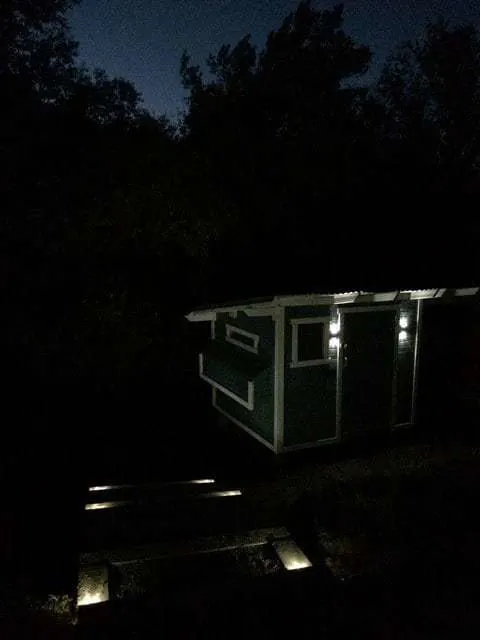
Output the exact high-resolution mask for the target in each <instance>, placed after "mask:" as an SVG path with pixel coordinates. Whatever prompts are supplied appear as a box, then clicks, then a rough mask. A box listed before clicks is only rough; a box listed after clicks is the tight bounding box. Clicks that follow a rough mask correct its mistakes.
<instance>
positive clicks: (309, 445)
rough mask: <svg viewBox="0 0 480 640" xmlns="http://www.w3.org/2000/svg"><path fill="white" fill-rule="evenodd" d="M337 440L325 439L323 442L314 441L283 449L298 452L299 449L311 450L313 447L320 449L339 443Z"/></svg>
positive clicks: (335, 438)
mask: <svg viewBox="0 0 480 640" xmlns="http://www.w3.org/2000/svg"><path fill="white" fill-rule="evenodd" d="M339 441H340V440H339V438H337V437H336V436H335V437H334V438H325V439H324V440H315V441H314V442H304V443H303V444H291V445H289V446H286V447H283V450H284V451H299V450H300V449H313V448H314V447H322V446H323V445H325V444H333V443H334V442H339Z"/></svg>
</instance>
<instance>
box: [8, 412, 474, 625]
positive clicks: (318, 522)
mask: <svg viewBox="0 0 480 640" xmlns="http://www.w3.org/2000/svg"><path fill="white" fill-rule="evenodd" d="M204 419H205V416H203V418H202V420H200V419H198V421H197V422H196V423H195V422H192V423H191V424H192V425H193V426H194V427H195V428H192V429H191V430H190V431H189V432H188V437H186V436H185V432H176V433H174V434H172V433H171V434H170V438H169V439H167V438H165V442H164V443H163V445H162V446H160V447H158V448H157V449H154V448H153V447H152V446H151V443H150V442H149V440H148V439H147V438H145V439H144V440H142V439H141V438H136V439H132V438H130V439H126V438H125V436H123V439H122V437H120V436H119V437H118V438H117V439H116V440H108V439H106V440H105V442H106V445H108V446H105V447H100V446H97V447H93V446H92V449H91V453H92V455H90V456H88V451H86V449H85V448H83V455H86V456H88V457H87V459H88V463H87V464H86V465H85V466H84V467H82V466H81V465H78V464H77V466H76V468H78V467H79V466H80V468H82V469H83V474H82V475H81V478H82V483H83V484H84V485H85V486H87V485H88V483H90V482H110V481H116V482H124V481H145V480H148V479H149V480H152V479H163V480H165V479H173V478H176V479H178V478H182V477H186V475H185V474H187V475H188V477H189V478H193V477H209V476H211V475H213V476H214V477H215V478H216V479H217V480H219V481H224V482H228V483H230V484H231V483H235V484H238V485H239V486H241V488H242V490H243V497H242V500H241V502H239V503H238V509H237V513H236V515H235V519H234V520H230V523H231V522H234V523H236V526H238V527H243V526H246V525H247V524H248V525H249V526H252V525H253V526H277V525H279V526H287V527H288V528H289V529H290V531H291V532H292V534H293V535H294V536H295V537H296V539H297V541H298V542H299V544H301V546H302V548H303V549H304V550H305V551H306V552H307V554H308V555H309V557H310V558H311V559H312V560H313V562H314V566H315V567H316V570H315V571H314V572H310V573H308V572H305V574H304V575H303V576H297V577H295V579H294V580H295V581H294V582H292V579H291V577H289V581H288V582H283V580H284V578H281V579H279V577H278V575H267V576H264V577H262V578H259V579H257V580H256V581H255V583H254V584H253V583H250V582H248V583H247V582H245V581H244V579H243V578H241V579H239V580H238V581H237V582H236V579H235V580H231V581H230V582H229V585H230V586H229V587H228V588H227V587H226V586H222V584H220V585H219V587H218V588H217V589H216V590H211V589H210V590H205V589H200V590H198V591H195V592H194V593H190V595H189V596H188V597H187V596H183V597H180V596H178V597H177V596H175V597H174V596H173V595H171V597H170V598H169V599H168V600H165V602H164V603H163V610H162V611H163V613H162V622H160V621H159V619H158V618H153V620H152V619H151V618H149V617H148V616H147V615H146V617H145V620H147V619H148V620H151V624H153V625H160V626H159V627H158V628H160V627H162V625H164V630H165V635H166V636H167V637H179V633H180V630H181V634H180V635H181V636H182V637H225V636H226V635H229V636H232V635H233V636H236V637H244V636H245V635H249V636H252V635H253V636H254V637H255V636H256V635H262V637H274V636H275V635H276V634H277V637H278V633H281V632H282V631H286V630H287V629H291V630H292V632H293V630H294V631H295V634H296V635H297V636H300V637H312V636H313V635H316V633H313V632H312V630H315V631H316V632H317V631H320V630H322V631H323V632H324V633H325V634H326V635H327V636H328V634H329V632H331V634H332V637H333V634H335V636H337V637H338V633H339V632H346V633H348V632H356V629H357V628H358V626H359V625H361V626H362V628H363V629H364V630H365V633H367V631H368V635H370V636H371V637H372V636H373V637H379V638H380V637H382V638H383V637H392V638H395V637H405V636H406V635H407V636H408V637H412V638H416V637H418V638H424V637H430V635H432V633H438V632H442V634H443V635H444V636H445V635H447V636H450V635H451V636H452V637H454V636H455V637H457V636H458V635H459V634H463V633H464V632H466V631H467V629H470V630H472V631H473V628H474V627H476V626H477V621H476V614H475V610H476V605H477V603H476V602H475V598H474V593H475V582H476V576H477V575H478V570H479V569H480V566H479V564H480V562H479V560H478V557H477V552H476V548H477V541H478V536H479V533H480V530H479V528H480V527H479V525H477V524H476V523H477V518H476V515H477V514H476V510H477V505H478V504H479V502H480V501H479V499H480V495H479V494H480V483H479V482H478V480H479V474H478V463H479V451H480V450H479V448H478V445H477V444H475V442H474V441H470V443H465V442H464V443H462V442H460V441H459V440H458V439H457V440H456V441H455V439H452V438H450V439H448V440H447V439H443V440H440V439H437V440H432V439H430V438H425V437H424V436H423V435H422V433H421V432H420V433H419V432H417V433H416V432H413V433H412V432H410V434H407V435H406V436H405V437H403V438H402V437H400V439H399V438H397V439H394V440H388V441H384V442H382V443H377V444H376V445H375V444H367V445H365V446H363V447H362V451H360V449H359V448H358V447H357V446H350V447H349V446H345V447H339V448H334V447H329V448H325V449H318V450H315V451H310V452H305V453H303V454H295V455H291V456H288V457H285V458H275V457H273V456H272V455H271V454H270V452H268V451H267V450H266V449H265V450H264V449H263V448H262V447H261V445H258V444H257V443H256V442H255V441H253V440H252V439H251V438H249V437H248V436H246V435H245V434H243V433H242V432H239V431H238V429H236V427H233V426H231V425H223V426H221V427H220V426H216V425H215V426H213V425H214V421H213V419H212V416H209V420H211V419H212V422H209V425H210V426H209V427H208V428H205V424H203V425H202V421H203V420H204ZM152 428H159V425H158V424H156V423H155V424H153V426H152ZM142 433H143V434H144V435H145V436H146V435H147V434H148V431H146V430H143V431H142ZM165 433H167V432H165ZM70 477H71V476H70ZM77 485H78V481H77V482H75V483H74V486H77ZM71 488H72V487H70V486H69V485H68V482H66V480H65V481H64V483H63V486H62V488H61V489H59V488H58V486H57V488H55V484H54V483H51V485H50V490H51V491H53V493H52V494H51V496H50V497H51V501H52V503H53V504H56V503H55V500H58V499H60V501H61V503H62V504H63V505H64V507H65V510H67V507H68V506H69V503H68V496H69V491H70V489H71ZM56 489H57V490H58V493H57V495H54V494H55V490H56ZM77 489H78V487H77ZM73 494H75V492H74V491H73V490H72V492H71V495H73ZM39 495H40V494H39ZM76 495H77V496H80V497H81V495H82V492H81V491H78V490H77V493H76ZM44 497H45V496H44ZM31 500H32V501H33V499H32V498H31ZM62 501H63V502H62ZM57 511H58V509H57ZM74 512H75V509H73V510H72V513H74ZM32 513H34V515H35V517H37V521H36V531H38V532H39V533H38V536H37V537H38V538H39V539H41V540H42V541H43V542H42V544H43V543H45V541H47V533H48V531H47V528H46V524H45V522H46V520H48V519H46V518H45V517H43V521H42V511H41V510H39V509H36V510H35V509H34V510H33V512H32ZM49 513H50V514H51V515H52V514H53V513H54V510H50V511H49ZM80 514H81V509H80ZM52 517H53V515H52ZM213 520H215V518H213ZM25 522H26V523H30V524H32V522H33V520H32V518H26V519H25ZM72 522H73V520H72ZM218 522H219V523H220V522H221V517H220V515H219V519H218ZM57 523H58V519H57ZM213 524H215V522H214V523H213ZM42 526H43V528H44V534H41V533H40V531H41V529H42ZM5 530H6V528H4V531H5ZM30 531H32V529H30ZM64 531H65V532H67V531H68V528H66V529H64ZM45 532H47V533H45ZM50 533H52V532H51V531H50ZM42 536H43V537H42ZM64 538H65V539H66V541H67V542H69V543H70V542H71V537H70V535H67V533H65V536H64ZM57 539H60V538H58V537H57ZM34 546H35V545H34ZM70 546H71V545H70ZM67 547H68V544H65V545H61V544H60V545H59V546H58V547H57V548H56V556H57V557H56V562H57V564H60V565H61V564H62V563H63V564H65V563H66V560H65V558H66V557H67V555H65V556H62V554H63V553H65V554H66V549H67ZM35 548H36V549H37V550H40V551H41V549H42V548H43V547H41V546H39V545H36V546H35ZM50 548H51V547H50ZM54 549H55V547H54ZM73 551H75V550H73ZM32 557H33V556H32ZM229 562H230V560H229ZM227 564H228V563H227ZM319 567H322V569H323V571H319V570H318V568H319ZM325 567H327V568H328V569H325ZM182 571H187V569H185V567H183V568H182ZM187 573H188V571H187ZM327 576H329V577H327ZM287 577H288V576H287ZM330 578H331V581H329V580H330ZM187 581H188V578H185V582H187ZM22 584H23V585H25V584H26V585H28V584H29V582H28V580H27V581H24V582H23V583H22ZM4 593H5V591H4ZM182 598H184V599H182ZM153 610H154V611H155V612H156V613H155V615H157V616H158V615H159V609H158V603H157V604H156V605H155V607H153ZM150 613H151V610H150ZM0 618H1V616H0ZM31 618H32V620H35V621H36V622H35V624H37V626H38V625H40V627H41V628H42V629H45V625H46V624H47V623H46V622H45V620H46V619H48V611H47V612H45V611H44V612H43V613H42V614H41V615H40V616H36V615H34V614H32V616H31ZM117 618H118V620H122V619H123V618H122V616H121V615H120V614H118V615H117ZM26 619H27V618H26V617H25V616H24V615H23V614H19V616H17V622H16V623H15V621H14V620H13V618H12V616H10V621H9V624H10V625H11V626H10V627H9V629H8V635H9V637H16V636H18V637H20V636H21V635H25V633H26V632H25V628H24V627H25V624H26ZM6 620H7V618H4V619H3V622H1V623H0V624H6ZM12 620H13V621H12ZM19 620H21V622H19ZM39 621H40V622H39ZM15 624H16V625H17V626H15ZM12 625H13V626H12ZM42 625H43V626H42ZM265 625H267V627H268V630H267V631H265V630H264V629H265ZM162 628H163V627H162ZM12 629H13V631H12ZM17 629H20V631H18V634H17ZM127 629H129V625H128V624H127V623H125V624H124V625H123V627H122V630H123V631H124V632H125V633H126V632H127ZM117 630H118V629H117ZM260 630H262V633H260ZM0 631H1V630H0ZM57 631H58V633H63V632H61V631H59V630H58V629H57V627H55V633H57ZM77 631H78V630H77ZM118 631H119V630H118ZM151 631H152V627H150V628H148V629H146V628H144V629H143V632H144V633H143V636H141V637H151V635H152V634H151ZM477 631H478V630H477ZM71 632H72V629H71V628H70V629H67V630H66V631H65V633H66V634H69V633H71ZM90 632H91V629H90V630H89V632H88V633H90ZM48 633H49V635H50V636H51V637H54V632H53V631H51V632H50V631H49V632H48ZM105 633H106V634H107V635H108V632H107V631H106V632H105ZM119 633H120V631H119ZM132 634H133V631H132ZM34 635H35V634H34ZM97 635H98V634H97ZM100 635H101V634H100ZM5 637H6V636H5ZM65 637H67V636H65ZM86 637H91V635H88V634H87V636H86ZM95 637H96V636H95ZM128 637H134V636H133V635H131V636H128Z"/></svg>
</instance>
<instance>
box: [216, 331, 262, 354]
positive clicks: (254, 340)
mask: <svg viewBox="0 0 480 640" xmlns="http://www.w3.org/2000/svg"><path fill="white" fill-rule="evenodd" d="M225 329H226V333H225V340H226V341H227V342H230V343H231V344H235V345H236V346H237V347H241V348H242V349H245V351H250V352H251V353H258V343H259V342H260V336H257V334H255V333H250V332H249V331H245V330H244V329H239V328H238V327H234V326H233V325H231V324H227V325H225Z"/></svg>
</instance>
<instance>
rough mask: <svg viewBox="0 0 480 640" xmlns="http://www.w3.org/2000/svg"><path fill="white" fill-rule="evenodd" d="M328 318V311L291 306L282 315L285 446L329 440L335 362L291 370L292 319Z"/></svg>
mask: <svg viewBox="0 0 480 640" xmlns="http://www.w3.org/2000/svg"><path fill="white" fill-rule="evenodd" d="M320 316H323V317H325V316H327V317H329V316H330V308H329V307H324V306H317V307H291V308H287V309H286V313H285V431H284V444H285V446H291V445H297V444H304V443H307V442H314V441H315V440H323V439H326V438H333V437H334V436H335V426H336V424H335V423H336V376H337V362H336V359H332V361H331V363H330V364H321V365H314V366H309V367H298V368H292V367H291V366H290V362H291V360H292V324H291V320H292V319H293V318H307V317H320Z"/></svg>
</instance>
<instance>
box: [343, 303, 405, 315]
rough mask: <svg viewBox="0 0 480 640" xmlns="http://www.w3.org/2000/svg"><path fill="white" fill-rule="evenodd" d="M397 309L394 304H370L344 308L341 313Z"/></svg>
mask: <svg viewBox="0 0 480 640" xmlns="http://www.w3.org/2000/svg"><path fill="white" fill-rule="evenodd" d="M396 310H397V306H396V305H394V304H393V305H388V306H386V305H380V304H378V305H370V306H368V307H351V308H348V309H347V308H345V309H342V313H373V312H376V311H393V312H395V311H396Z"/></svg>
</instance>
